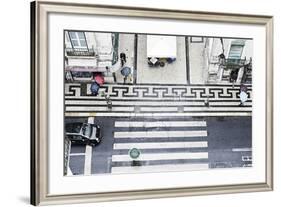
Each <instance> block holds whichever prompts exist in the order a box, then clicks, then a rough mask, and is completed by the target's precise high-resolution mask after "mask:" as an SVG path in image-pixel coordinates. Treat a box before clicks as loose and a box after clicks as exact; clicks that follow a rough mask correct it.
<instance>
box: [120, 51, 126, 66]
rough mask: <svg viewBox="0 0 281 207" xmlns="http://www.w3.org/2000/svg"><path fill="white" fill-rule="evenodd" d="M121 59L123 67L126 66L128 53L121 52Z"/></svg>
mask: <svg viewBox="0 0 281 207" xmlns="http://www.w3.org/2000/svg"><path fill="white" fill-rule="evenodd" d="M120 60H121V67H123V66H124V64H125V63H126V54H125V53H123V52H121V53H120Z"/></svg>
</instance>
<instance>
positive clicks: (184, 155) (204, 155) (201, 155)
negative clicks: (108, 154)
mask: <svg viewBox="0 0 281 207" xmlns="http://www.w3.org/2000/svg"><path fill="white" fill-rule="evenodd" d="M181 159H185V160H186V159H208V152H180V153H145V154H144V153H142V154H141V155H140V157H139V158H138V160H140V161H144V160H145V161H149V160H181ZM130 161H132V158H131V157H130V156H129V155H127V154H125V155H112V162H130Z"/></svg>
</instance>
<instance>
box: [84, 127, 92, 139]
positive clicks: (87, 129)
mask: <svg viewBox="0 0 281 207" xmlns="http://www.w3.org/2000/svg"><path fill="white" fill-rule="evenodd" d="M82 134H83V135H84V136H86V137H90V136H91V134H92V127H91V126H90V125H88V124H83V126H82Z"/></svg>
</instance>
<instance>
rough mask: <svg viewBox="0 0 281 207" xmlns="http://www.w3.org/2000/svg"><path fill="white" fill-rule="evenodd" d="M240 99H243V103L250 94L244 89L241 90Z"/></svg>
mask: <svg viewBox="0 0 281 207" xmlns="http://www.w3.org/2000/svg"><path fill="white" fill-rule="evenodd" d="M240 100H241V103H244V102H246V101H247V100H248V94H247V93H246V92H244V91H241V92H240Z"/></svg>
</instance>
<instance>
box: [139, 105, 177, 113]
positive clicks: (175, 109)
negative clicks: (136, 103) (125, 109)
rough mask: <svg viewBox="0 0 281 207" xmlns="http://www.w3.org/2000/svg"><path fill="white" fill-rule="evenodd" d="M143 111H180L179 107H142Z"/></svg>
mask: <svg viewBox="0 0 281 207" xmlns="http://www.w3.org/2000/svg"><path fill="white" fill-rule="evenodd" d="M140 110H141V111H144V112H147V111H149V112H151V111H173V112H175V111H178V107H159V106H158V107H141V108H140Z"/></svg>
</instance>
